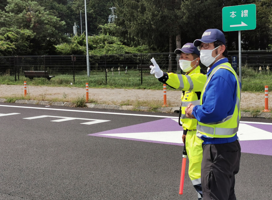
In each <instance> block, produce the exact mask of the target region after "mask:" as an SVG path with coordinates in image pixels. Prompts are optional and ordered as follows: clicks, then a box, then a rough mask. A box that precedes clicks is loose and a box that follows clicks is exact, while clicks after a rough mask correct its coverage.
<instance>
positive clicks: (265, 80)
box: [0, 67, 272, 99]
mask: <svg viewBox="0 0 272 200" xmlns="http://www.w3.org/2000/svg"><path fill="white" fill-rule="evenodd" d="M24 81H27V85H35V86H52V87H54V86H59V87H80V88H85V87H86V82H88V83H89V87H90V88H125V89H154V90H161V89H162V83H160V82H159V81H158V80H157V79H156V78H155V77H154V75H151V74H150V73H149V71H145V72H143V80H142V82H143V84H141V74H140V72H139V71H137V70H134V71H133V70H129V71H128V73H126V74H125V73H124V72H121V74H120V75H119V73H118V72H117V71H115V72H114V74H112V72H108V74H107V84H106V77H105V72H101V71H99V72H97V71H95V72H93V71H91V73H90V77H87V75H85V74H84V73H82V72H81V73H79V74H77V75H76V76H75V83H73V75H70V74H66V75H65V74H64V75H56V76H55V77H54V78H52V79H51V80H50V81H48V80H47V79H45V78H34V79H33V80H32V81H31V80H30V79H29V78H25V77H24V76H23V75H20V78H19V80H17V81H15V80H14V76H9V75H4V76H0V83H1V84H4V85H5V84H6V85H23V84H24ZM71 83H72V84H71ZM265 85H268V86H269V88H272V72H270V74H268V72H262V73H259V72H257V71H255V70H253V69H252V68H247V67H242V91H251V92H263V91H264V86H265ZM167 89H168V90H173V89H172V88H170V87H167ZM63 98H64V99H65V98H66V95H65V94H63Z"/></svg>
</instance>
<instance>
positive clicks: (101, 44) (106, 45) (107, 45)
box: [56, 34, 149, 55]
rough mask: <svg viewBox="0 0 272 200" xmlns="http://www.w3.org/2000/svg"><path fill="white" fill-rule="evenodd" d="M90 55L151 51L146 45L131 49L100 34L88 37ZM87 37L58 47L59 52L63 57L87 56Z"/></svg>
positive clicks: (76, 38)
mask: <svg viewBox="0 0 272 200" xmlns="http://www.w3.org/2000/svg"><path fill="white" fill-rule="evenodd" d="M88 42H89V54H90V55H105V54H125V53H147V52H149V49H148V47H147V46H146V45H143V46H138V47H129V46H126V45H123V44H122V42H121V41H120V40H119V39H118V38H117V37H114V36H111V35H104V34H99V35H95V36H89V37H88ZM85 44H86V42H85V36H84V35H81V36H75V37H73V38H72V39H71V42H70V43H63V44H60V45H57V46H56V48H57V52H58V53H59V54H63V55H71V54H76V55H82V54H86V45H85Z"/></svg>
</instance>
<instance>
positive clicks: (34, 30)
mask: <svg viewBox="0 0 272 200" xmlns="http://www.w3.org/2000/svg"><path fill="white" fill-rule="evenodd" d="M5 9H6V12H5V11H0V27H1V28H0V34H2V35H4V34H5V33H7V32H10V31H13V32H14V33H17V35H20V34H19V33H22V34H24V33H26V31H24V30H28V31H29V32H28V33H27V35H28V36H31V37H30V41H29V49H30V50H31V52H30V53H31V54H54V52H55V46H54V45H56V44H58V43H60V42H62V41H64V40H65V39H66V37H65V35H64V33H63V32H62V29H63V27H64V25H65V22H63V21H60V19H59V18H57V17H56V16H54V15H52V14H51V13H50V12H48V11H45V9H44V7H41V6H40V5H39V4H38V3H37V2H35V1H29V0H8V5H7V6H6V8H5ZM26 38H29V37H26ZM16 48H17V49H20V47H18V46H17V47H16ZM16 53H17V54H18V55H19V54H21V53H26V52H20V51H18V52H16Z"/></svg>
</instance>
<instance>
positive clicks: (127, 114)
mask: <svg viewBox="0 0 272 200" xmlns="http://www.w3.org/2000/svg"><path fill="white" fill-rule="evenodd" d="M0 107H6V108H22V109H33V110H49V111H62V112H77V113H94V114H104V115H124V116H137V117H154V118H178V117H173V116H162V115H144V114H133V113H118V112H100V111H89V110H70V109H59V108H41V107H29V106H13V105H0Z"/></svg>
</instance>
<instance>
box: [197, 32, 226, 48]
mask: <svg viewBox="0 0 272 200" xmlns="http://www.w3.org/2000/svg"><path fill="white" fill-rule="evenodd" d="M215 41H220V42H222V43H223V44H224V45H226V39H225V35H224V33H223V32H222V31H220V30H219V29H207V30H206V31H205V32H204V33H203V35H202V38H201V39H196V40H195V41H194V45H195V46H196V47H198V46H200V44H201V43H202V42H203V43H212V42H215Z"/></svg>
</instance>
